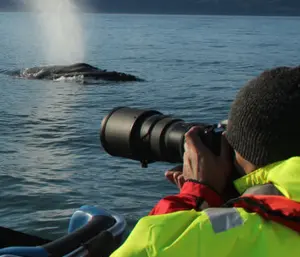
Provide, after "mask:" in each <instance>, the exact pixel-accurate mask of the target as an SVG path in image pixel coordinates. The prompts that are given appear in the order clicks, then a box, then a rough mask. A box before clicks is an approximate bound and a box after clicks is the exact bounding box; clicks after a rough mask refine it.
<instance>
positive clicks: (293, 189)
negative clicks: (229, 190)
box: [234, 157, 300, 202]
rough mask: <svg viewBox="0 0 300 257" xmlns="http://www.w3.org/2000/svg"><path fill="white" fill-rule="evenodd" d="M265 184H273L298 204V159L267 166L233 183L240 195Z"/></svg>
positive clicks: (299, 163) (294, 158)
mask: <svg viewBox="0 0 300 257" xmlns="http://www.w3.org/2000/svg"><path fill="white" fill-rule="evenodd" d="M267 183H272V184H274V186H275V187H276V188H277V189H278V190H279V191H280V192H281V193H282V194H283V195H284V196H285V197H287V198H290V199H292V200H295V201H299V202H300V157H292V158H290V159H287V160H284V161H280V162H276V163H273V164H270V165H267V166H265V167H263V168H260V169H257V170H256V171H254V172H251V173H249V174H247V175H246V176H244V177H242V178H239V179H237V180H235V181H234V185H235V187H236V189H237V190H238V192H239V193H240V194H243V193H244V192H245V191H246V190H247V189H248V188H250V187H253V186H256V185H264V184H267Z"/></svg>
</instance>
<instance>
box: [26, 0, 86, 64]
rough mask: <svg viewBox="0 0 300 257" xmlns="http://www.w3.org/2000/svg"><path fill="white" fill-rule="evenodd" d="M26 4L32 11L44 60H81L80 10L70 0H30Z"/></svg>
mask: <svg viewBox="0 0 300 257" xmlns="http://www.w3.org/2000/svg"><path fill="white" fill-rule="evenodd" d="M27 8H28V9H29V10H30V11H31V12H33V13H34V16H35V18H36V24H35V25H36V26H37V27H38V35H40V38H37V40H39V41H40V42H41V45H42V46H41V47H42V48H43V51H44V57H45V61H46V62H47V63H48V64H53V63H55V64H58V63H59V64H71V63H76V62H83V61H84V57H85V44H84V36H83V29H82V22H81V19H80V18H81V17H82V13H81V12H80V10H79V8H78V7H76V6H74V5H73V4H72V0H50V1H49V0H46V1H45V0H30V1H29V2H28V3H27Z"/></svg>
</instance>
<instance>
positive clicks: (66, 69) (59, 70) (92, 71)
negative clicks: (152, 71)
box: [10, 63, 143, 82]
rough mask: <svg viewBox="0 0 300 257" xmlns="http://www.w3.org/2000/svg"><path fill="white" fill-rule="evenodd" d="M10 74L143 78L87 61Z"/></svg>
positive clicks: (48, 77)
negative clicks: (98, 66) (90, 63)
mask: <svg viewBox="0 0 300 257" xmlns="http://www.w3.org/2000/svg"><path fill="white" fill-rule="evenodd" d="M10 75H12V76H17V77H20V78H26V79H39V80H58V79H60V78H71V77H79V76H81V77H83V78H84V79H86V78H87V79H93V80H105V81H114V82H126V81H143V79H141V78H139V77H137V76H135V75H132V74H128V73H123V72H117V71H107V70H103V69H99V68H97V67H94V66H92V65H89V64H87V63H75V64H72V65H50V66H38V67H32V68H26V69H23V70H15V71H13V72H10Z"/></svg>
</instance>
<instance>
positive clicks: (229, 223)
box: [111, 157, 300, 257]
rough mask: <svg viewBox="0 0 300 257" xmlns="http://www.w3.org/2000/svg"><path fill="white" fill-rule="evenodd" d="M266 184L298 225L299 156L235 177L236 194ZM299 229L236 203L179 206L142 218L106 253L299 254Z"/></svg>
mask: <svg viewBox="0 0 300 257" xmlns="http://www.w3.org/2000/svg"><path fill="white" fill-rule="evenodd" d="M267 183H272V184H273V185H274V186H275V187H276V188H277V189H278V190H279V191H280V192H281V194H282V195H284V197H282V198H284V199H287V203H291V205H289V204H286V205H284V206H282V208H283V213H284V212H285V208H287V209H289V208H290V209H289V210H288V212H289V213H290V215H291V216H292V217H291V218H290V219H291V222H293V224H294V225H295V226H298V225H300V203H298V202H300V157H293V158H290V159H288V160H285V161H282V162H277V163H274V164H271V165H269V166H267V167H264V168H261V169H258V170H256V171H254V172H252V173H250V174H248V175H246V176H244V177H242V178H240V179H239V180H237V181H235V185H236V188H237V189H238V191H239V192H240V193H241V194H242V193H243V192H245V191H246V190H247V189H249V188H251V187H253V186H255V185H264V184H267ZM274 199H275V198H274ZM288 199H290V200H288ZM293 204H294V205H293ZM291 206H292V207H291ZM295 206H296V207H295ZM262 209H263V208H262ZM266 211H268V209H266ZM277 213H278V212H275V213H273V214H274V215H275V216H276V215H277ZM278 215H279V214H278ZM279 216H280V215H279ZM275 218H276V217H275ZM298 228H299V227H298ZM299 232H300V231H299V230H298V232H297V229H295V230H294V229H291V228H289V227H287V226H286V225H283V224H281V223H279V222H276V221H274V220H273V221H272V220H268V219H265V218H263V217H262V215H259V214H258V213H257V212H250V211H249V210H248V211H247V210H246V209H244V208H241V207H237V208H235V207H234V208H208V209H205V210H203V211H199V212H197V211H195V210H189V211H178V212H174V213H170V214H162V215H155V216H147V217H144V218H142V219H141V220H140V221H139V222H138V224H137V225H136V227H135V228H134V229H133V231H132V232H131V234H130V235H129V237H128V238H127V240H126V241H125V243H124V244H123V245H122V246H121V247H120V248H119V249H117V250H116V251H115V252H114V253H113V254H112V255H111V256H112V257H129V256H131V257H150V256H151V257H167V256H168V257H179V256H188V257H202V256H207V257H222V256H224V257H225V256H226V257H227V256H230V257H248V256H249V257H250V256H251V257H253V256H255V257H258V256H271V257H277V256H278V257H285V256H300V235H299Z"/></svg>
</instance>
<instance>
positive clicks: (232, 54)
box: [0, 13, 300, 238]
mask: <svg viewBox="0 0 300 257" xmlns="http://www.w3.org/2000/svg"><path fill="white" fill-rule="evenodd" d="M83 20H84V42H85V46H86V53H85V60H84V61H85V62H87V63H89V64H92V65H95V66H98V67H100V68H103V69H108V70H117V71H123V72H128V73H133V74H135V75H138V76H140V77H142V78H144V79H145V80H146V82H129V83H102V84H100V85H84V84H80V83H75V82H63V81H61V82H53V81H33V80H22V79H17V78H12V77H9V76H7V75H5V74H0V82H1V83H0V87H1V91H0V107H1V108H0V145H1V148H0V152H1V154H0V188H1V190H0V203H1V205H0V217H1V218H0V226H7V227H10V228H13V229H17V230H20V231H24V232H29V233H32V234H35V235H40V236H44V237H48V238H57V237H59V236H61V235H63V234H64V233H65V232H66V230H67V226H68V221H69V217H70V215H71V214H72V213H73V211H74V210H76V209H77V208H79V207H80V206H81V205H84V204H93V205H98V206H102V207H105V208H108V209H110V210H113V211H115V212H118V213H120V214H123V215H125V217H126V220H127V222H128V223H129V226H131V227H132V226H133V225H134V224H135V223H136V221H137V220H138V219H139V218H140V217H142V216H144V215H147V213H148V212H149V211H150V210H151V208H152V207H153V206H154V204H155V203H156V202H157V201H158V200H159V199H160V198H162V197H163V196H166V195H167V194H173V193H176V192H177V190H176V188H175V187H174V186H173V185H171V184H169V183H168V182H167V181H166V180H165V178H164V171H166V170H167V169H168V168H171V167H172V165H170V164H167V163H155V164H152V165H150V166H149V168H147V169H143V168H141V167H140V164H139V163H138V162H135V161H131V160H127V159H122V158H116V157H111V156H109V155H108V154H107V153H105V152H104V150H103V149H102V147H101V145H100V140H99V129H100V123H101V120H102V119H103V118H104V116H105V115H106V114H107V113H108V112H109V111H110V110H111V109H112V108H114V107H117V106H132V107H138V108H151V109H156V110H159V111H161V112H163V113H164V114H173V115H174V116H176V117H179V118H182V119H185V120H186V121H199V122H202V121H203V122H217V121H219V120H222V119H225V118H226V117H227V114H228V110H229V108H230V103H231V101H232V100H233V99H234V96H235V94H236V92H237V91H238V89H239V88H240V87H241V86H242V85H243V84H244V83H245V82H246V81H247V80H249V79H250V78H252V77H253V76H255V75H257V74H259V73H260V72H261V71H263V70H264V69H267V68H272V67H274V66H281V65H298V64H299V52H300V44H299V42H300V34H299V29H298V28H299V25H300V18H296V17H238V16H234V17H230V16H163V15H118V14H110V15H108V14H89V15H85V16H84V19H83ZM33 25H34V19H32V16H31V15H30V14H25V13H24V14H23V13H1V14H0V35H1V40H0V53H1V54H0V70H13V69H19V68H26V67H32V66H36V65H41V64H45V56H44V54H43V51H42V49H43V45H41V44H40V41H39V40H38V38H39V35H38V34H37V32H36V30H34V29H33V27H34V26H33ZM53 37H55V34H54V35H53ZM65 51H68V49H65ZM57 64H58V63H57Z"/></svg>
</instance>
